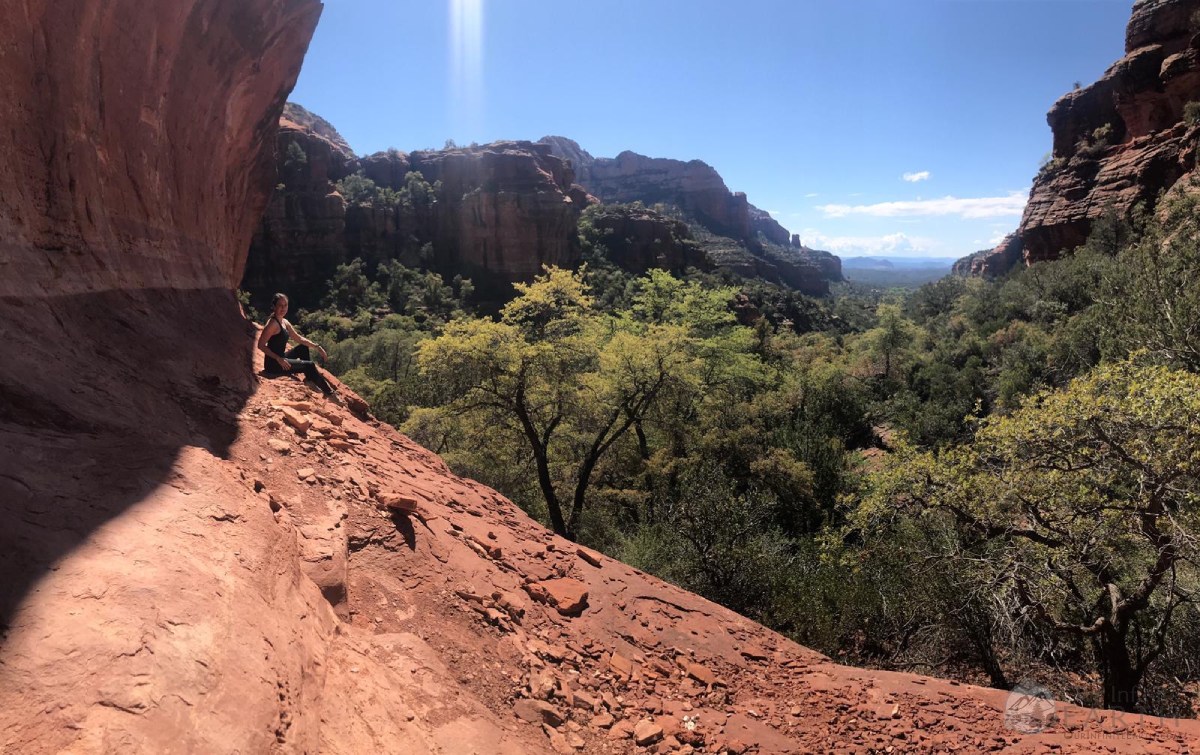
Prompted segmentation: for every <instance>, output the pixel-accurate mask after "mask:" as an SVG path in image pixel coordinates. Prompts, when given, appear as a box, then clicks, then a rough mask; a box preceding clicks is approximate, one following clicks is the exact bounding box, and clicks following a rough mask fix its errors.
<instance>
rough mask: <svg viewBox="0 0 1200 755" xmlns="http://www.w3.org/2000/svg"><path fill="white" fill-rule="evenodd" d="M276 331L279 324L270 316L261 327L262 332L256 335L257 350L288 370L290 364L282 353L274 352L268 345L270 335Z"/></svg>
mask: <svg viewBox="0 0 1200 755" xmlns="http://www.w3.org/2000/svg"><path fill="white" fill-rule="evenodd" d="M278 332H279V324H278V323H276V322H275V320H274V318H272V319H271V321H270V322H268V323H267V325H266V327H264V328H263V329H262V333H260V334H259V336H258V350H259V351H261V352H262V353H264V354H266V355H267V356H269V357H271V358H272V359H274V360H275V361H276V362H279V366H280V367H282V368H283V369H285V370H290V369H292V365H290V364H288V361H287V360H286V359H284V358H283V355H282V354H276V353H275V352H273V351H271V347H270V346H269V345H268V341H270V340H271V336H273V335H275V333H278Z"/></svg>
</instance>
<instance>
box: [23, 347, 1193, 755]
mask: <svg viewBox="0 0 1200 755" xmlns="http://www.w3.org/2000/svg"><path fill="white" fill-rule="evenodd" d="M250 358H251V359H254V357H250ZM258 367H261V360H258V363H257V364H256V365H255V368H258ZM198 391H199V392H198V393H197V394H196V395H197V396H199V398H193V399H192V401H193V402H194V403H195V404H196V406H195V407H193V410H192V411H190V412H189V413H188V417H190V418H192V419H190V420H189V422H191V423H193V427H192V428H191V430H192V431H193V432H192V435H191V437H192V438H194V440H193V441H192V442H188V443H182V444H180V446H179V448H178V450H177V451H176V452H174V453H173V454H172V455H171V457H170V460H169V463H165V464H164V463H163V462H162V461H161V454H160V453H157V452H154V451H153V450H151V449H147V448H145V445H144V443H143V441H140V440H136V439H135V438H134V435H129V434H122V433H117V432H107V433H106V432H100V431H95V432H93V431H87V430H77V431H75V432H66V431H64V430H62V429H57V430H51V429H45V428H39V427H37V426H36V423H33V422H27V423H25V425H24V426H22V427H16V426H6V427H4V428H0V429H2V432H0V450H2V451H3V453H4V454H7V455H8V459H9V462H11V463H7V464H5V465H2V466H4V469H0V472H4V474H0V483H4V485H5V487H3V490H4V491H5V492H6V494H8V495H11V496H12V497H13V498H12V499H11V500H15V504H14V507H15V510H19V511H23V512H25V513H23V514H22V515H21V521H20V522H18V523H17V524H16V525H15V526H16V527H17V528H18V533H19V534H18V537H20V538H24V540H22V542H26V541H30V542H31V541H32V539H33V538H35V537H36V538H43V539H50V540H53V539H54V538H55V537H59V536H61V537H62V538H66V541H65V542H64V544H63V545H62V546H61V547H60V548H58V550H54V551H52V552H51V553H50V555H48V556H46V564H45V565H44V570H42V572H39V573H38V574H37V575H35V577H36V578H31V579H30V580H29V584H28V587H27V589H26V590H25V591H24V592H23V594H22V595H21V596H19V597H20V600H19V603H18V604H16V605H14V606H13V607H12V608H11V613H12V616H11V617H10V618H9V619H8V621H7V623H8V626H7V629H6V630H5V636H4V645H3V653H2V654H0V751H2V752H5V753H9V752H11V753H22V754H26V753H44V752H79V753H82V752H155V753H167V752H244V753H248V752H327V753H352V752H411V753H422V752H430V753H435V752H437V753H514V754H515V753H534V752H561V753H570V752H582V753H627V752H643V751H649V752H663V753H667V752H669V753H689V752H711V753H716V752H730V753H806V752H812V753H828V752H839V753H869V752H883V753H896V752H984V751H1003V752H1029V753H1033V752H1050V751H1053V752H1064V753H1071V752H1131V751H1137V752H1151V753H1179V752H1188V751H1190V748H1193V747H1195V746H1196V744H1197V743H1200V722H1195V721H1187V722H1179V721H1170V720H1164V719H1156V718H1148V717H1141V716H1134V715H1130V714H1121V713H1114V712H1110V711H1092V710H1084V709H1080V708H1075V707H1072V706H1069V705H1066V704H1063V703H1057V704H1055V706H1054V708H1055V712H1054V718H1052V719H1048V718H1045V717H1044V711H1043V712H1042V713H1040V714H1039V715H1043V717H1042V718H1038V719H1036V720H1034V721H1033V723H1034V724H1037V725H1038V726H1037V727H1034V728H1038V727H1040V726H1041V725H1045V727H1044V729H1043V730H1041V731H1037V732H1033V733H1022V731H1020V730H1019V729H1020V728H1021V727H1020V725H1019V722H1016V721H1015V720H1014V719H1013V718H1012V711H1009V714H1010V715H1009V718H1008V719H1007V723H1006V710H1005V707H1006V703H1007V702H1008V700H1009V696H1008V693H1006V692H1003V691H998V690H991V689H983V688H977V687H971V686H967V685H961V684H957V683H954V682H951V681H945V680H939V679H933V678H927V677H921V676H917V675H913V674H900V673H888V672H877V671H869V670H862V669H856V668H850V667H846V666H841V665H838V664H836V663H834V662H832V661H831V660H830V659H828V658H826V657H824V656H822V655H820V654H818V653H816V652H813V651H811V650H808V649H806V648H804V647H801V646H799V645H797V644H795V643H793V642H791V641H789V640H787V639H785V638H784V637H782V636H780V635H778V634H776V633H774V632H771V631H769V630H767V629H765V628H763V627H761V626H759V625H757V624H755V623H753V622H751V621H748V620H746V619H745V618H742V617H740V616H738V615H736V614H734V613H732V612H730V611H727V610H725V609H723V608H721V607H719V606H717V605H714V604H712V603H709V602H708V601H705V600H703V599H701V598H699V597H697V596H695V595H692V594H690V593H687V592H685V591H683V590H681V589H678V588H676V587H673V586H671V585H669V584H666V583H664V582H662V581H660V580H658V579H656V578H654V577H652V576H649V575H647V574H644V573H642V572H640V571H638V570H636V569H633V568H631V567H629V566H627V565H625V564H622V563H620V562H617V561H614V560H612V559H610V558H608V557H606V556H604V555H602V554H599V553H595V552H593V551H590V550H588V549H585V548H581V547H579V546H577V545H575V544H574V543H571V542H569V541H567V540H564V539H562V538H559V537H556V536H554V535H553V534H552V533H551V532H549V531H547V530H546V529H545V528H543V527H542V526H541V525H539V524H538V523H537V522H535V521H533V520H531V519H530V518H529V517H528V516H526V515H525V514H524V513H523V512H522V511H521V510H520V509H518V508H517V507H516V506H515V505H513V504H512V503H511V502H509V501H508V500H506V499H505V498H503V497H502V496H501V495H499V494H497V493H496V492H494V491H492V490H490V489H488V488H487V487H485V486H483V485H481V484H478V483H476V482H473V481H471V480H467V479H463V478H460V477H458V476H456V475H454V474H453V473H452V472H450V471H449V469H447V467H446V466H445V465H444V464H443V462H442V461H441V460H440V459H439V458H438V457H437V456H435V455H434V454H432V453H430V452H429V451H427V450H425V449H423V448H421V447H419V446H417V445H416V444H415V443H413V442H412V441H411V440H409V439H408V438H406V437H404V436H403V435H401V434H400V433H398V432H397V431H395V430H394V429H393V428H391V427H389V426H387V425H384V424H382V423H379V422H376V421H374V420H373V419H371V418H370V417H369V416H368V415H366V414H365V412H363V411H362V407H359V413H358V415H356V414H355V413H353V412H351V411H350V410H349V409H347V408H343V407H342V406H339V405H335V404H333V403H330V402H328V401H327V400H326V399H324V398H323V397H321V396H320V395H318V394H316V393H314V392H312V391H311V390H309V389H308V388H307V387H306V386H304V385H303V384H301V383H300V382H298V381H297V380H295V379H293V378H290V377H284V378H278V379H275V380H266V379H262V378H255V379H254V384H253V385H252V387H251V389H250V392H249V394H248V395H244V396H243V395H238V394H237V393H236V392H235V391H232V390H231V389H226V388H224V387H223V386H222V384H221V382H220V381H208V382H207V383H205V382H204V381H201V385H200V388H199V389H198ZM351 399H352V400H351V402H350V404H351V406H354V401H353V397H351ZM142 421H143V422H146V423H151V424H152V423H153V422H154V421H155V420H154V418H153V417H152V416H150V415H147V416H146V417H144V418H142ZM197 423H198V424H197ZM205 423H209V424H208V425H206V424H205ZM214 428H215V429H214ZM222 428H223V429H222ZM213 437H222V438H224V440H223V442H221V443H213V442H211V438H213ZM204 438H209V439H210V440H207V441H206V440H203V439H204ZM69 458H76V459H78V458H86V460H87V461H86V463H84V464H81V465H79V467H78V468H77V469H74V468H73V471H72V473H71V474H63V467H62V466H61V465H56V464H55V463H54V462H53V460H54V459H69ZM17 483H19V484H17ZM35 491H36V492H35ZM114 491H116V492H119V493H120V495H121V496H123V503H122V504H121V506H120V507H119V510H113V511H111V512H110V513H111V516H104V517H99V518H98V519H97V520H96V521H94V522H91V521H89V522H85V523H81V522H80V521H79V518H78V516H79V515H78V512H80V511H87V510H89V508H92V509H94V508H96V507H97V506H99V505H101V504H100V502H101V501H102V499H104V498H105V496H108V497H111V496H112V495H114ZM68 511H70V512H76V513H74V514H68V513H65V512H68ZM22 528H23V529H22ZM20 533H23V534H20ZM63 533H68V534H63ZM69 533H74V535H70V534H69ZM73 538H74V539H73ZM1034 702H1038V701H1034ZM1026 723H1029V722H1026Z"/></svg>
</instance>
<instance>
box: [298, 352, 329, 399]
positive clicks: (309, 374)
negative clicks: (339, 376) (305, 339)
mask: <svg viewBox="0 0 1200 755" xmlns="http://www.w3.org/2000/svg"><path fill="white" fill-rule="evenodd" d="M296 348H304V347H299V346H298V347H296ZM294 350H295V349H293V351H294ZM288 353H289V354H291V353H292V352H290V351H289V352H288ZM287 362H288V364H290V365H291V366H292V372H298V373H300V374H301V375H303V376H304V378H305V379H306V380H308V381H309V382H311V383H312V384H313V385H315V386H317V388H319V389H320V390H321V393H324V394H326V395H328V394H330V393H333V386H331V385H330V384H329V381H328V380H326V379H325V376H324V375H322V374H321V371H320V370H318V369H317V363H316V362H313V361H310V360H307V359H293V358H290V357H289V358H288V360H287Z"/></svg>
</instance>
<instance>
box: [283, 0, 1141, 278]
mask: <svg viewBox="0 0 1200 755" xmlns="http://www.w3.org/2000/svg"><path fill="white" fill-rule="evenodd" d="M1131 6H1132V2H1131V0H739V1H738V2H731V1H730V0H721V1H717V0H603V2H562V0H556V1H554V2H551V1H550V0H415V1H411V2H401V1H398V0H326V2H325V13H324V16H323V18H322V20H321V24H320V26H319V27H318V29H317V33H316V36H315V38H314V39H313V43H312V46H311V48H310V50H309V54H308V58H307V59H306V61H305V64H304V69H303V71H302V72H301V75H300V80H299V83H298V84H297V87H296V90H295V92H294V93H293V95H292V99H293V100H295V101H296V102H299V103H301V104H303V105H304V106H305V107H308V108H309V109H311V110H313V111H314V112H316V113H318V114H320V115H322V116H324V117H325V118H327V119H329V120H330V121H331V122H332V123H333V124H334V125H335V126H336V127H337V128H338V130H339V131H341V132H342V134H343V135H344V136H345V137H346V139H347V140H348V141H349V142H350V144H351V146H352V147H353V148H354V149H355V150H356V151H357V152H360V153H370V152H375V151H378V150H383V149H387V148H389V147H395V148H398V149H400V150H402V151H406V152H407V151H412V150H414V149H422V148H430V147H441V146H442V145H443V143H444V142H445V141H446V140H447V139H454V140H455V141H457V142H458V143H460V144H465V143H469V142H472V141H477V142H480V143H483V142H489V141H494V140H496V139H531V140H536V139H538V138H540V137H542V136H545V135H547V134H560V135H563V136H568V137H570V138H572V139H575V140H576V141H578V142H579V143H580V145H582V146H583V147H584V149H586V150H588V151H589V152H591V153H592V154H593V155H596V156H597V157H612V156H615V155H616V154H617V153H619V152H621V151H622V150H626V149H630V150H634V151H635V152H641V153H643V154H647V155H651V156H655V157H672V158H677V159H681V160H691V159H700V160H704V161H705V162H707V163H709V164H710V165H712V166H713V167H715V168H716V169H717V170H718V171H719V172H720V173H721V175H722V176H723V177H724V178H725V182H726V183H727V184H728V185H729V187H730V189H732V190H734V191H744V192H746V194H747V195H748V196H749V198H750V201H751V202H752V203H754V204H755V205H757V206H758V207H761V208H762V209H765V210H768V211H770V212H771V214H772V215H773V216H774V217H775V218H776V219H777V220H778V221H779V222H780V223H782V224H783V225H784V226H785V227H787V228H788V229H790V230H791V231H793V232H795V233H800V234H801V236H802V238H803V240H804V241H805V243H807V244H808V245H810V246H814V247H817V248H824V249H829V250H831V251H835V252H837V253H838V254H841V255H843V256H853V255H856V254H891V255H908V256H946V257H958V256H962V255H964V254H968V253H970V252H972V251H975V250H977V249H980V248H984V247H990V246H992V245H994V243H995V242H996V241H998V240H999V238H1000V237H1002V236H1003V235H1004V234H1005V233H1007V232H1009V231H1011V230H1013V229H1014V228H1015V227H1016V225H1017V223H1018V222H1019V220H1020V212H1021V208H1022V206H1023V205H1024V202H1025V199H1026V196H1027V194H1028V191H1029V185H1030V183H1031V181H1032V178H1033V176H1034V174H1035V173H1036V172H1037V169H1038V165H1039V163H1040V162H1041V160H1042V158H1043V157H1044V156H1045V155H1046V153H1047V152H1048V151H1049V150H1050V145H1051V134H1050V129H1049V127H1048V126H1047V125H1046V119H1045V115H1046V111H1047V110H1048V109H1049V108H1050V106H1051V105H1052V104H1053V103H1054V101H1055V100H1056V99H1057V98H1058V97H1059V96H1061V95H1062V94H1064V93H1065V92H1067V91H1069V90H1070V89H1071V88H1072V86H1073V84H1074V83H1075V82H1077V81H1078V82H1082V83H1084V84H1089V83H1091V82H1092V81H1094V80H1096V79H1097V78H1098V77H1099V76H1100V75H1101V74H1102V73H1103V72H1104V70H1105V69H1106V68H1107V67H1108V66H1109V65H1110V64H1112V63H1113V62H1115V61H1116V60H1117V59H1118V58H1119V57H1120V56H1121V55H1122V54H1123V47H1124V32H1125V25H1126V23H1127V22H1128V20H1129V15H1130V9H1131Z"/></svg>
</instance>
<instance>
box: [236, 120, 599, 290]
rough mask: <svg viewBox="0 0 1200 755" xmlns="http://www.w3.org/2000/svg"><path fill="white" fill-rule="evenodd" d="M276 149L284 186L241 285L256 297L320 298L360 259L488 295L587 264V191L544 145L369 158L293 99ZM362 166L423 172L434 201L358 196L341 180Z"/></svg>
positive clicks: (389, 182)
mask: <svg viewBox="0 0 1200 755" xmlns="http://www.w3.org/2000/svg"><path fill="white" fill-rule="evenodd" d="M277 152H278V155H279V166H280V179H281V181H280V186H279V188H278V189H277V190H276V191H275V193H274V194H273V195H272V198H271V202H270V204H269V206H268V207H267V211H266V214H265V215H264V217H263V221H262V223H261V225H260V226H259V228H258V230H257V232H256V233H255V235H254V238H253V241H252V243H251V246H250V252H249V261H248V264H247V267H246V274H245V278H244V282H243V284H242V285H243V287H244V288H246V289H247V290H248V291H250V292H251V293H252V294H253V295H254V296H255V298H256V300H259V301H263V300H265V299H266V298H267V297H269V296H270V294H271V292H273V291H275V290H277V289H285V288H286V290H287V291H288V293H289V295H290V296H291V297H292V298H293V299H294V300H295V301H297V302H298V303H299V304H300V305H301V306H307V305H309V304H313V303H316V302H317V301H318V300H319V299H320V297H321V295H322V294H323V292H324V289H325V284H326V282H327V281H328V280H329V279H330V278H331V277H332V275H333V273H334V271H335V270H336V268H337V266H338V265H340V264H342V263H345V262H348V261H350V260H352V259H355V258H362V259H363V260H365V261H366V262H367V263H368V264H370V265H375V264H378V263H380V262H386V261H388V260H400V261H401V262H402V263H404V264H406V265H409V266H413V267H426V268H429V269H433V270H435V271H437V272H439V273H442V274H443V275H445V276H446V277H453V276H455V275H463V276H464V277H471V278H473V279H474V280H475V282H476V284H477V286H479V287H480V288H481V289H482V290H483V291H484V293H485V294H488V293H493V292H497V291H499V292H507V290H508V285H509V284H511V283H514V282H518V281H529V280H532V279H533V277H534V276H535V275H537V274H539V273H541V271H542V266H543V265H558V266H561V267H573V266H575V265H578V264H579V254H580V251H579V239H578V232H577V228H578V226H577V223H578V219H579V214H580V212H582V210H583V208H584V207H586V206H587V203H588V197H587V195H586V194H585V193H584V192H583V191H581V190H579V189H578V188H577V187H574V188H573V186H572V182H573V174H572V172H571V170H570V169H569V168H568V167H567V166H566V164H565V163H563V162H562V161H561V160H559V159H558V158H556V157H554V156H553V155H551V154H550V149H549V148H548V147H546V146H545V145H539V144H532V143H530V142H496V143H494V144H488V145H485V146H483V147H471V148H465V149H449V150H441V151H431V152H413V153H411V154H405V153H402V152H397V151H389V152H380V153H378V154H374V155H371V156H369V157H364V158H358V157H356V156H355V155H354V154H353V152H351V151H350V148H349V147H348V146H347V145H346V143H345V141H344V140H343V139H342V137H341V136H340V135H339V134H338V133H337V131H336V130H334V129H333V127H332V126H330V125H329V124H328V123H327V122H326V121H325V120H324V119H321V118H319V117H318V116H315V115H313V114H312V113H309V112H308V111H306V110H304V109H303V108H300V107H299V106H296V105H292V104H289V105H288V109H287V110H286V111H285V113H284V118H283V121H282V122H281V129H280V133H279V138H278V142H277ZM359 172H361V173H362V174H363V175H364V176H365V177H367V178H369V179H370V180H371V181H373V182H374V183H375V185H376V186H377V187H379V188H381V189H388V190H392V191H400V190H402V189H404V188H405V186H406V185H407V183H408V179H409V174H410V173H420V174H421V176H422V178H423V179H424V181H426V182H427V183H429V184H431V186H432V192H433V202H431V203H429V204H428V205H416V204H413V203H407V204H405V203H401V204H387V203H384V202H378V203H348V202H347V201H346V199H345V198H344V197H342V195H341V194H339V193H338V192H337V187H336V185H335V184H336V182H337V181H340V180H341V179H343V178H345V177H347V176H349V175H351V174H354V173H359Z"/></svg>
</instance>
